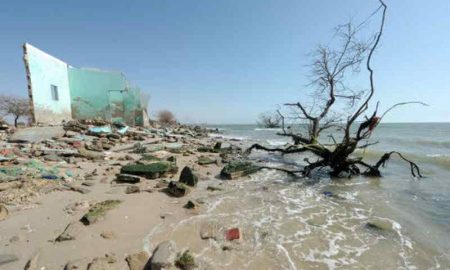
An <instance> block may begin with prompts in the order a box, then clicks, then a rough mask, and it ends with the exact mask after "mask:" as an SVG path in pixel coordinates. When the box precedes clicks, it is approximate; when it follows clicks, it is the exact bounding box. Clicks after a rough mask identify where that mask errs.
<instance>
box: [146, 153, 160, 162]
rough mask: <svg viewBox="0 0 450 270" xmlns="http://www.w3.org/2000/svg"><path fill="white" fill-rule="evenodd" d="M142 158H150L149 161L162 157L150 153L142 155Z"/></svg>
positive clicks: (158, 159)
mask: <svg viewBox="0 0 450 270" xmlns="http://www.w3.org/2000/svg"><path fill="white" fill-rule="evenodd" d="M141 160H148V161H161V159H160V158H159V157H156V156H154V155H150V154H145V155H142V158H141Z"/></svg>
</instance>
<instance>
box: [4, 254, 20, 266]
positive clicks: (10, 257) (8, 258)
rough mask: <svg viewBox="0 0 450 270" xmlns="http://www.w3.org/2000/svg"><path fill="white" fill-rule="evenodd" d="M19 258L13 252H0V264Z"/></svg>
mask: <svg viewBox="0 0 450 270" xmlns="http://www.w3.org/2000/svg"><path fill="white" fill-rule="evenodd" d="M17 260H19V258H17V256H16V255H13V254H0V265H4V264H7V263H12V262H15V261H17Z"/></svg>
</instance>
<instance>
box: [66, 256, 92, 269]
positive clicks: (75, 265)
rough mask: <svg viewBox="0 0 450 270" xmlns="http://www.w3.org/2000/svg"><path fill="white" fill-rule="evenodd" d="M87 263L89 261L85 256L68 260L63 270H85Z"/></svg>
mask: <svg viewBox="0 0 450 270" xmlns="http://www.w3.org/2000/svg"><path fill="white" fill-rule="evenodd" d="M88 263H89V261H88V260H87V259H86V258H84V259H78V260H73V261H69V262H68V263H67V264H66V265H65V267H64V270H85V269H87V265H88Z"/></svg>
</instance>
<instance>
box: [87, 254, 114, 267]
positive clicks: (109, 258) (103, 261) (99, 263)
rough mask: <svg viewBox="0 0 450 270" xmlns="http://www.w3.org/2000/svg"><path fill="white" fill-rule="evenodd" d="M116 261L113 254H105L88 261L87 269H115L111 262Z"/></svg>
mask: <svg viewBox="0 0 450 270" xmlns="http://www.w3.org/2000/svg"><path fill="white" fill-rule="evenodd" d="M116 262H117V259H116V256H115V255H114V254H106V255H105V257H99V258H95V259H93V260H92V262H91V263H89V265H88V267H87V269H88V270H113V269H114V270H115V269H117V267H115V266H114V265H113V264H115V263H116Z"/></svg>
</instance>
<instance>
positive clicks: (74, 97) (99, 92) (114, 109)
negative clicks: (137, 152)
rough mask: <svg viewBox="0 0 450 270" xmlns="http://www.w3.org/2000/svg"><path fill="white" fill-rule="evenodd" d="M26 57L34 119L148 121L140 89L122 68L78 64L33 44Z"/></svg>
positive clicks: (38, 121)
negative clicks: (105, 69)
mask: <svg viewBox="0 0 450 270" xmlns="http://www.w3.org/2000/svg"><path fill="white" fill-rule="evenodd" d="M24 60H25V67H26V70H27V78H28V85H29V87H28V88H29V96H30V101H31V104H32V106H33V111H34V116H33V122H34V123H61V121H62V120H69V119H71V118H73V119H92V118H102V119H105V120H107V121H111V122H123V123H126V124H127V125H145V124H147V123H148V116H147V111H146V108H147V104H143V100H142V98H141V91H140V89H139V88H137V87H132V86H130V84H129V82H128V81H127V80H126V78H125V76H124V75H123V74H122V73H121V72H114V71H103V70H98V69H92V68H75V67H72V66H69V65H68V64H66V63H64V62H63V61H61V60H59V59H57V58H55V57H53V56H50V55H48V54H46V53H45V52H43V51H41V50H39V49H37V48H35V47H33V46H31V45H30V44H25V45H24Z"/></svg>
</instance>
